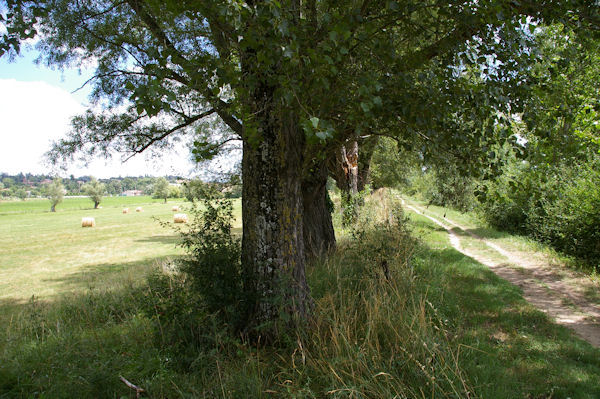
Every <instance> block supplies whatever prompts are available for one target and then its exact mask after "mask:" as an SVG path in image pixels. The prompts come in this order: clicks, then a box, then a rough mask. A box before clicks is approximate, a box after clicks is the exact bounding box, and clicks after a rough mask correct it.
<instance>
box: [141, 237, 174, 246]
mask: <svg viewBox="0 0 600 399" xmlns="http://www.w3.org/2000/svg"><path fill="white" fill-rule="evenodd" d="M135 241H136V242H150V243H160V244H173V245H177V244H179V243H180V242H181V238H180V237H179V236H178V235H155V236H150V237H145V238H140V239H139V240H135Z"/></svg>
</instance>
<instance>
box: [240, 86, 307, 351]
mask: <svg viewBox="0 0 600 399" xmlns="http://www.w3.org/2000/svg"><path fill="white" fill-rule="evenodd" d="M256 90H259V89H256ZM257 92H258V91H257ZM258 93H259V94H255V98H254V99H255V101H254V103H253V104H249V106H250V107H252V108H253V109H254V110H255V112H253V120H252V121H250V123H245V124H244V129H245V131H244V144H243V145H244V149H243V158H242V173H243V195H242V218H243V239H242V264H243V267H244V271H245V287H244V289H245V292H246V295H247V298H248V299H249V300H251V303H250V304H249V305H250V306H249V309H248V311H249V320H248V323H249V324H248V326H249V328H250V329H251V328H253V327H256V326H262V328H261V330H260V331H257V333H258V334H260V335H262V336H263V338H266V339H269V338H270V337H273V336H275V335H277V333H278V328H279V327H280V326H281V325H282V324H281V323H279V322H280V321H282V320H283V319H282V317H281V315H282V314H285V315H286V316H291V317H285V319H286V320H291V321H300V320H303V319H305V318H306V317H307V315H308V313H309V311H310V307H311V303H312V302H311V298H310V294H309V288H308V285H307V283H306V276H305V271H304V262H305V253H304V237H303V203H302V187H301V180H302V179H301V177H302V165H303V159H302V156H303V150H304V134H303V132H302V130H301V128H300V126H299V122H298V118H297V116H296V115H295V114H294V113H293V112H292V111H290V110H282V109H280V108H279V109H278V108H276V107H277V105H276V104H275V101H273V90H272V89H271V90H270V89H269V88H268V87H267V88H266V89H265V88H262V90H261V91H260V92H258ZM279 107H281V106H279ZM248 126H254V127H256V129H250V128H248ZM283 324H288V325H289V322H284V323H283Z"/></svg>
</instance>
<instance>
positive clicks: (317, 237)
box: [302, 162, 335, 259]
mask: <svg viewBox="0 0 600 399" xmlns="http://www.w3.org/2000/svg"><path fill="white" fill-rule="evenodd" d="M312 169H313V172H312V173H310V174H309V175H308V176H305V177H304V179H303V181H302V201H303V204H304V246H305V251H306V256H307V259H311V258H316V257H320V256H322V255H324V254H326V253H327V252H328V251H329V250H331V249H333V248H335V233H334V230H333V223H332V221H331V212H330V209H329V204H328V196H327V176H328V173H327V165H326V164H325V162H319V163H318V164H317V165H314V167H313V168H312Z"/></svg>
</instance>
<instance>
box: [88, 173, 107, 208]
mask: <svg viewBox="0 0 600 399" xmlns="http://www.w3.org/2000/svg"><path fill="white" fill-rule="evenodd" d="M82 188H83V191H84V192H85V194H86V195H87V196H88V197H90V199H91V200H92V202H93V203H94V209H96V208H98V205H100V202H102V197H103V196H104V194H105V193H106V186H105V185H104V184H102V183H100V182H99V181H98V180H97V179H96V178H95V177H92V178H91V179H90V181H89V182H88V183H86V184H85V185H84V186H83V187H82Z"/></svg>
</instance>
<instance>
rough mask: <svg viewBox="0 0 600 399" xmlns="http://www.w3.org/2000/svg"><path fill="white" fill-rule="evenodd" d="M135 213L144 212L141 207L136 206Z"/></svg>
mask: <svg viewBox="0 0 600 399" xmlns="http://www.w3.org/2000/svg"><path fill="white" fill-rule="evenodd" d="M135 211H136V212H144V209H142V207H141V206H138V207H137V208H135Z"/></svg>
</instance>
